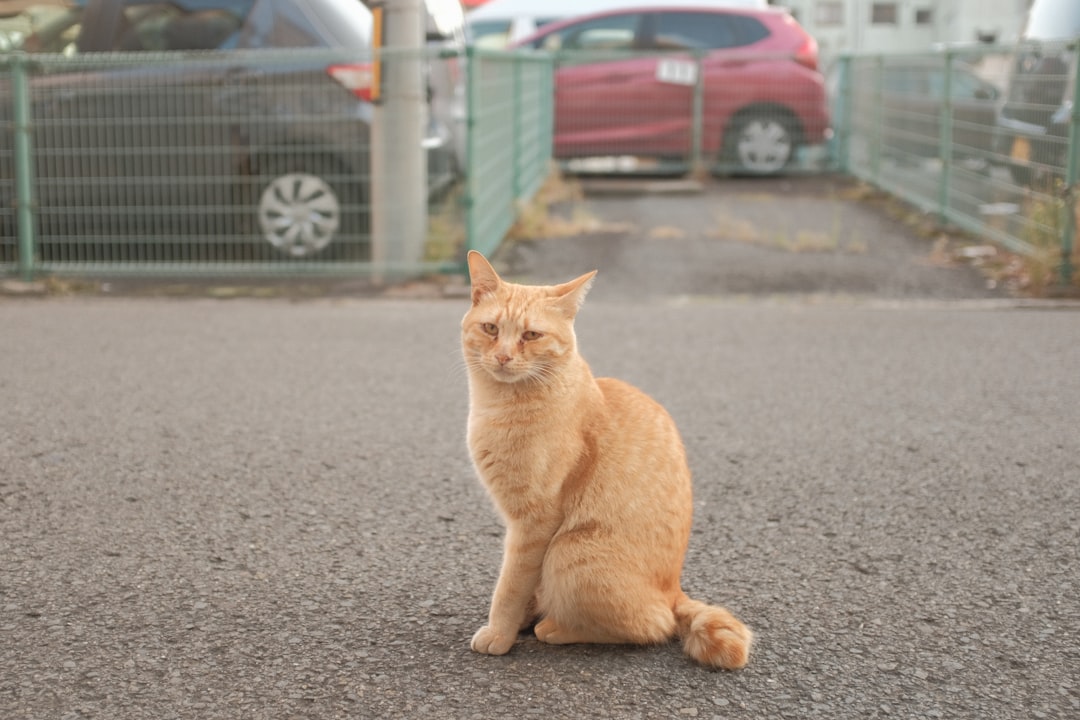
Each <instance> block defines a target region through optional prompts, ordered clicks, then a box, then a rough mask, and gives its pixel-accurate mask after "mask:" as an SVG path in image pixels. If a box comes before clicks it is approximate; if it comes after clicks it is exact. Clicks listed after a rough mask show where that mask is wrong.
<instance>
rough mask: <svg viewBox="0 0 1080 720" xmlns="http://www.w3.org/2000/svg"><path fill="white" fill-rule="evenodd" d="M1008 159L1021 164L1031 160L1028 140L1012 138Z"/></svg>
mask: <svg viewBox="0 0 1080 720" xmlns="http://www.w3.org/2000/svg"><path fill="white" fill-rule="evenodd" d="M1009 157H1011V158H1012V159H1013V160H1019V161H1021V162H1028V161H1029V160H1031V143H1030V142H1028V139H1027V138H1022V137H1018V138H1014V139H1013V144H1012V150H1011V151H1010V152H1009Z"/></svg>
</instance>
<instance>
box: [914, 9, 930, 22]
mask: <svg viewBox="0 0 1080 720" xmlns="http://www.w3.org/2000/svg"><path fill="white" fill-rule="evenodd" d="M933 22H934V9H933V8H928V7H927V8H916V9H915V24H916V25H931V24H933Z"/></svg>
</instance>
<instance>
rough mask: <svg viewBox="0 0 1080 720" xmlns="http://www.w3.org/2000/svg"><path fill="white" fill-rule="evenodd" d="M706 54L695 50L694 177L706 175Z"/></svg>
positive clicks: (692, 143)
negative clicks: (703, 150) (704, 147)
mask: <svg viewBox="0 0 1080 720" xmlns="http://www.w3.org/2000/svg"><path fill="white" fill-rule="evenodd" d="M704 57H705V54H704V53H702V52H700V51H696V50H695V51H694V72H695V76H694V98H693V110H692V112H693V124H692V126H691V132H690V172H691V174H692V176H693V177H695V178H697V177H704V175H705V161H704V158H703V157H702V154H701V141H702V133H703V132H704V119H705V68H704V67H702V64H703V63H702V61H703V59H704Z"/></svg>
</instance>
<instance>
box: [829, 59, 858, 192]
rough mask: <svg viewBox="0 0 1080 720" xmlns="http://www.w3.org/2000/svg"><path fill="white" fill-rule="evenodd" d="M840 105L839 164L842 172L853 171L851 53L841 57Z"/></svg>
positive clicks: (836, 138)
mask: <svg viewBox="0 0 1080 720" xmlns="http://www.w3.org/2000/svg"><path fill="white" fill-rule="evenodd" d="M839 72H840V107H839V109H838V112H837V115H838V117H837V118H836V123H835V124H836V126H837V127H836V134H835V136H834V140H835V141H836V144H837V158H836V160H837V164H838V165H839V169H840V171H841V172H844V173H849V174H850V172H851V138H852V137H853V135H854V132H853V129H852V122H853V106H854V99H855V93H854V92H852V86H853V85H854V83H855V78H854V77H852V59H851V55H843V56H841V58H840V70H839Z"/></svg>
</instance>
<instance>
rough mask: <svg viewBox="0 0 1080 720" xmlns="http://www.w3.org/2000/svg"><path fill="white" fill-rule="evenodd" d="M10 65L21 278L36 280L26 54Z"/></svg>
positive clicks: (16, 55)
mask: <svg viewBox="0 0 1080 720" xmlns="http://www.w3.org/2000/svg"><path fill="white" fill-rule="evenodd" d="M9 59H10V62H11V94H12V102H13V104H14V107H13V108H12V113H13V116H14V121H15V148H14V149H15V202H16V215H15V222H16V225H17V227H18V231H17V232H18V237H19V274H20V275H21V276H22V279H23V280H26V281H28V282H29V281H30V280H33V279H34V221H35V211H36V210H37V208H36V203H35V201H34V164H33V161H32V157H33V154H32V153H31V148H30V144H31V140H30V129H31V128H30V85H29V82H28V80H27V77H26V65H27V63H26V53H23V52H21V51H20V52H15V53H13V54H12V55H11V57H10V58H9Z"/></svg>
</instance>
